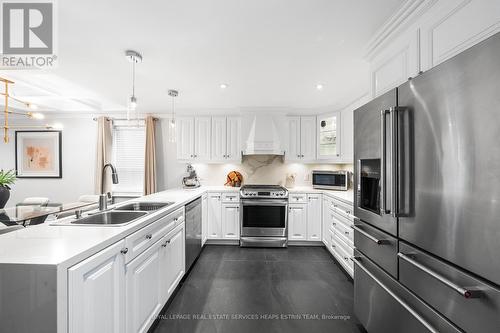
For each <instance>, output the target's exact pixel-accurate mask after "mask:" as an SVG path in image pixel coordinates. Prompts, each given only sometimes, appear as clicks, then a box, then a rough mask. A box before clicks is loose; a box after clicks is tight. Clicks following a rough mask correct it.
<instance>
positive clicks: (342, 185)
mask: <svg viewBox="0 0 500 333" xmlns="http://www.w3.org/2000/svg"><path fill="white" fill-rule="evenodd" d="M349 176H350V172H349V171H321V170H314V171H313V172H312V185H313V188H319V189H325V190H337V191H347V190H348V189H349Z"/></svg>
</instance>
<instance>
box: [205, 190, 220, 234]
mask: <svg viewBox="0 0 500 333" xmlns="http://www.w3.org/2000/svg"><path fill="white" fill-rule="evenodd" d="M221 196H222V195H221V193H209V194H208V205H207V206H208V235H207V237H208V238H209V239H218V238H222V225H221V217H222V216H221V215H222V202H221V201H222V199H221Z"/></svg>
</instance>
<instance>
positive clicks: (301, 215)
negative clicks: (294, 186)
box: [288, 193, 322, 241]
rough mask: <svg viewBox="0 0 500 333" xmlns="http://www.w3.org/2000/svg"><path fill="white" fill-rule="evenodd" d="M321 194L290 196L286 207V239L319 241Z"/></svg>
mask: <svg viewBox="0 0 500 333" xmlns="http://www.w3.org/2000/svg"><path fill="white" fill-rule="evenodd" d="M321 198H322V196H321V194H320V193H309V194H295V193H294V194H291V195H290V204H289V205H288V239H289V240H300V241H321V221H322V211H321V207H322V204H321Z"/></svg>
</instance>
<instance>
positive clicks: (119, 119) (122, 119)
mask: <svg viewBox="0 0 500 333" xmlns="http://www.w3.org/2000/svg"><path fill="white" fill-rule="evenodd" d="M97 119H98V117H94V118H92V120H94V121H97ZM104 119H106V120H110V121H113V120H117V121H125V120H130V121H133V120H146V118H130V119H127V118H113V117H104ZM153 120H154V121H157V120H160V118H156V117H153Z"/></svg>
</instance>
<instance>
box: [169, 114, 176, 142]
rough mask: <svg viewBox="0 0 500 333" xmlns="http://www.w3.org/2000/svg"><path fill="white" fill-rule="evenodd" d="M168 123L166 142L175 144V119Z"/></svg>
mask: <svg viewBox="0 0 500 333" xmlns="http://www.w3.org/2000/svg"><path fill="white" fill-rule="evenodd" d="M168 123H169V126H168V141H169V142H172V143H175V142H176V141H177V126H176V125H177V124H176V123H175V118H172V119H170V121H169V122H168Z"/></svg>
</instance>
